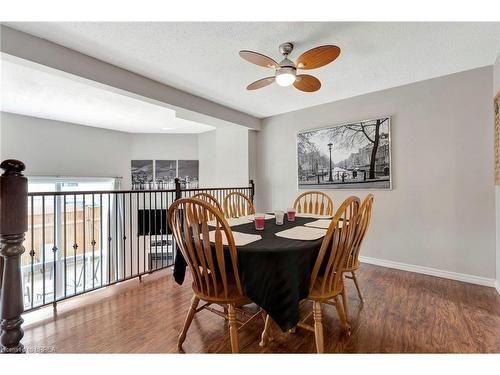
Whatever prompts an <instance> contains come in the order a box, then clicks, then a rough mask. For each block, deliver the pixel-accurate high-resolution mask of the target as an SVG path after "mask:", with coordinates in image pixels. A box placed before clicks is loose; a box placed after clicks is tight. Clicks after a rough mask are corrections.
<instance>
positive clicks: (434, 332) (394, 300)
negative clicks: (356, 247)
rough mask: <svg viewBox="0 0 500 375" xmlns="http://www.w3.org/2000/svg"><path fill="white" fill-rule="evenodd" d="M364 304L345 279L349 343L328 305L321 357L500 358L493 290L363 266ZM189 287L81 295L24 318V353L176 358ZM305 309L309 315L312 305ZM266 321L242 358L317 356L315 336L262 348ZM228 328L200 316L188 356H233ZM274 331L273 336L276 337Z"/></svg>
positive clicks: (251, 334)
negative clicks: (456, 355) (467, 355)
mask: <svg viewBox="0 0 500 375" xmlns="http://www.w3.org/2000/svg"><path fill="white" fill-rule="evenodd" d="M358 277H359V281H360V284H361V288H362V291H363V294H364V297H365V303H364V304H361V303H360V302H359V299H358V298H357V294H356V290H355V288H354V285H353V284H352V283H351V282H350V281H349V280H348V281H347V288H348V291H349V317H350V320H351V325H352V335H351V336H350V337H348V336H346V335H344V334H343V333H342V331H341V329H340V322H339V320H338V317H337V314H336V313H335V311H334V307H332V306H324V307H323V313H324V315H325V316H326V317H325V318H324V327H325V336H324V337H325V352H330V353H490V352H495V353H499V352H500V296H499V295H498V294H497V292H496V291H495V289H493V288H488V287H483V286H477V285H472V284H466V283H461V282H458V281H452V280H447V279H441V278H436V277H432V276H425V275H420V274H415V273H410V272H404V271H398V270H393V269H389V268H384V267H378V266H372V265H367V264H363V265H362V266H361V269H360V270H359V272H358ZM191 296H192V292H191V288H190V283H189V282H187V281H186V282H185V284H184V285H183V286H178V285H177V284H175V282H174V281H173V278H172V275H171V271H170V270H165V271H161V272H158V273H156V274H153V275H150V276H148V277H144V278H143V281H142V282H141V283H139V281H138V280H131V281H128V282H125V283H122V284H120V285H117V286H113V287H109V288H106V289H105V290H102V291H97V292H94V293H90V294H88V295H85V296H81V297H76V298H74V299H70V300H68V301H65V302H61V303H59V305H58V311H57V313H53V311H52V308H51V307H48V308H45V309H43V310H40V311H35V312H32V313H29V314H26V315H25V316H24V318H25V324H24V330H25V336H24V339H23V343H24V345H25V347H27V349H28V351H40V348H45V351H55V352H58V353H63V352H65V353H169V352H177V337H178V335H179V332H180V330H181V328H182V324H183V321H184V318H185V315H186V312H187V310H188V307H189V303H190V300H191ZM308 308H310V307H309V306H308ZM262 329H263V322H262V320H260V319H258V320H256V321H254V322H253V323H252V324H251V325H250V326H248V328H245V329H243V330H242V331H240V334H239V342H240V352H242V353H291V352H292V353H314V352H315V343H314V335H313V334H311V333H310V332H308V331H305V330H302V329H300V328H298V329H297V331H296V333H295V334H290V333H281V332H279V333H275V337H274V339H275V340H274V341H272V342H270V344H269V346H268V347H266V348H261V347H259V345H258V343H259V339H260V334H261V332H262ZM228 332H229V327H228V325H227V324H226V323H225V322H224V320H223V319H222V318H220V317H218V316H216V315H215V314H212V313H210V312H208V311H202V312H200V313H199V314H196V316H195V318H194V320H193V323H192V325H191V328H190V329H189V332H188V335H187V339H186V341H185V343H184V350H185V351H186V352H187V353H199V352H202V353H218V352H221V353H229V352H230V351H231V348H230V344H229V334H228ZM275 332H277V331H276V330H275Z"/></svg>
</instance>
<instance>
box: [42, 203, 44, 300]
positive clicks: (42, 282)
mask: <svg viewBox="0 0 500 375" xmlns="http://www.w3.org/2000/svg"><path fill="white" fill-rule="evenodd" d="M42 275H43V279H42V293H43V294H42V304H43V305H45V195H44V196H42Z"/></svg>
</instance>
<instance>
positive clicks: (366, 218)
mask: <svg viewBox="0 0 500 375" xmlns="http://www.w3.org/2000/svg"><path fill="white" fill-rule="evenodd" d="M373 198H374V197H373V194H368V195H367V196H366V197H365V199H364V200H363V202H362V203H361V206H360V207H359V212H358V216H357V219H356V220H357V223H356V228H357V232H356V237H355V241H354V244H353V246H352V248H351V252H350V253H349V254H348V255H347V257H346V260H345V266H344V276H345V277H346V278H348V279H351V280H353V281H354V285H355V286H356V290H357V291H358V296H359V299H360V300H361V302H364V300H363V295H362V293H361V289H360V288H359V282H358V279H357V278H356V271H357V270H358V268H359V252H360V249H361V243H362V242H363V239H364V238H365V234H366V231H367V230H368V226H369V225H370V220H371V216H372V207H373ZM347 273H350V274H351V275H350V276H349V275H347Z"/></svg>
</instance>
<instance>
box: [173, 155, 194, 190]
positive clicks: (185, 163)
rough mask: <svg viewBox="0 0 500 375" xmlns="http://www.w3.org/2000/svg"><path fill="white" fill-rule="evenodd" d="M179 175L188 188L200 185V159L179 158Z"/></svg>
mask: <svg viewBox="0 0 500 375" xmlns="http://www.w3.org/2000/svg"><path fill="white" fill-rule="evenodd" d="M177 163H178V164H177V168H178V170H177V176H178V177H179V180H180V182H181V184H182V185H183V186H185V187H186V188H187V189H194V188H197V187H198V179H199V176H198V174H199V162H198V160H178V161H177Z"/></svg>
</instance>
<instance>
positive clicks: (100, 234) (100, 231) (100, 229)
mask: <svg viewBox="0 0 500 375" xmlns="http://www.w3.org/2000/svg"><path fill="white" fill-rule="evenodd" d="M102 207H103V204H102V193H101V194H99V252H100V258H99V264H100V267H99V269H100V272H101V278H100V279H99V284H100V286H102V284H103V283H102V266H103V264H104V263H103V259H102V247H103V243H104V241H103V239H104V236H103V233H102Z"/></svg>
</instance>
